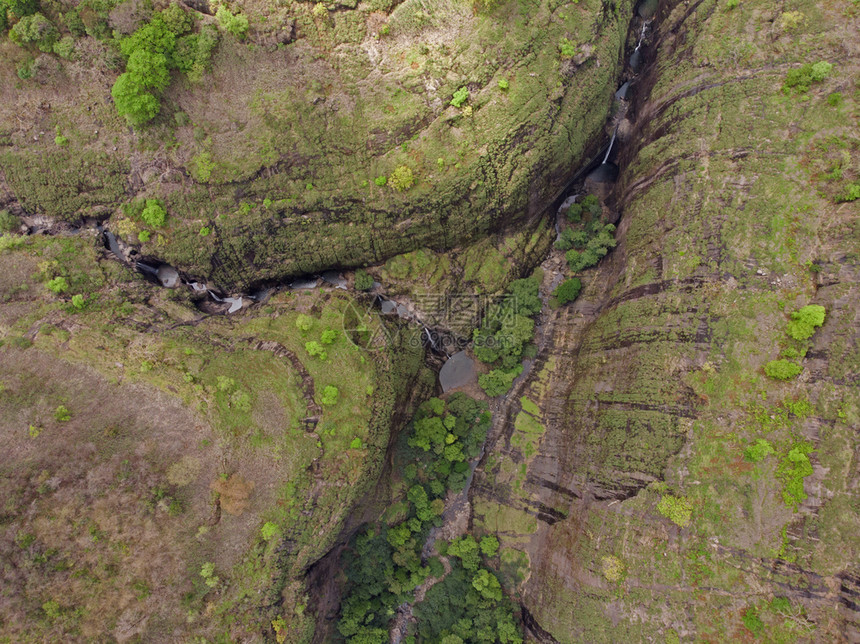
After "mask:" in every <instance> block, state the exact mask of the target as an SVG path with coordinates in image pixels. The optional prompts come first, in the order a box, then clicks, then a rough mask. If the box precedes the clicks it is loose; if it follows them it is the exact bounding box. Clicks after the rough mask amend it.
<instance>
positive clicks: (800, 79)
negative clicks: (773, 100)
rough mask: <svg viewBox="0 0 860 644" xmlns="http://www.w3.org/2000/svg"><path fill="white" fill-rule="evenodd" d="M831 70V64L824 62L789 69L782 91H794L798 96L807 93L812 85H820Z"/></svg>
mask: <svg viewBox="0 0 860 644" xmlns="http://www.w3.org/2000/svg"><path fill="white" fill-rule="evenodd" d="M832 70H833V63H828V62H827V61H826V60H822V61H819V62H817V63H814V64H813V63H806V64H805V65H801V66H800V67H798V68H797V69H791V70H789V72H788V73H787V74H786V75H785V83H784V84H783V91H784V92H786V93H788V91H789V90H792V89H793V90H794V91H795V92H797V93H799V94H803V93H806V92H808V91H809V88H810V87H811V86H812V84H813V83H820V82H821V81H823V80H824V79H825V78H827V77H828V76H829V75H830V72H831V71H832Z"/></svg>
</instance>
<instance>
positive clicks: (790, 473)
mask: <svg viewBox="0 0 860 644" xmlns="http://www.w3.org/2000/svg"><path fill="white" fill-rule="evenodd" d="M812 451H813V447H812V444H811V443H807V442H805V441H801V442H799V443H795V444H794V445H793V446H792V448H791V449H790V450H789V451H788V454H786V455H785V457H784V458H783V459H782V460H781V461H780V463H779V465H778V466H777V469H776V477H777V478H778V479H779V480H780V481H781V482H782V500H783V501H784V502H785V504H786V505H787V506H788V507H790V508H794V509H795V511H796V510H797V505H798V504H800V503H802V502H803V501H805V500H806V492H804V490H803V480H804V479H805V478H806V477H807V476H809V475H811V474H812V471H813V470H812V463H810V461H809V456H808V455H809V454H811V453H812Z"/></svg>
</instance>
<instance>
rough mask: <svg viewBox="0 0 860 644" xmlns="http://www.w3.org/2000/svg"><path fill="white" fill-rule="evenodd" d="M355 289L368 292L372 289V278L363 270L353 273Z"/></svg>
mask: <svg viewBox="0 0 860 644" xmlns="http://www.w3.org/2000/svg"><path fill="white" fill-rule="evenodd" d="M355 288H356V290H359V291H369V290H370V289H372V288H373V276H372V275H371V274H370V273H368V272H367V271H366V270H364V269H363V268H359V269H358V270H357V271H355Z"/></svg>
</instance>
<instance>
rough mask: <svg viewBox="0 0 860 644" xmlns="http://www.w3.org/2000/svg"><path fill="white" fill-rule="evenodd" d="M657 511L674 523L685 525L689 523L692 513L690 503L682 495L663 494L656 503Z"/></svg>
mask: <svg viewBox="0 0 860 644" xmlns="http://www.w3.org/2000/svg"><path fill="white" fill-rule="evenodd" d="M657 512H659V513H660V514H662V515H663V516H664V517H666V518H667V519H669V520H670V521H671V522H672V523H674V524H675V525H678V526H680V527H682V528H683V527H686V526H688V525H690V518H691V516H692V513H693V506H692V504H691V503H690V502H689V501H688V500H687V499H685V498H684V497H682V496H672V495H671V494H665V495H663V496H662V497H661V498H660V501H659V503H657Z"/></svg>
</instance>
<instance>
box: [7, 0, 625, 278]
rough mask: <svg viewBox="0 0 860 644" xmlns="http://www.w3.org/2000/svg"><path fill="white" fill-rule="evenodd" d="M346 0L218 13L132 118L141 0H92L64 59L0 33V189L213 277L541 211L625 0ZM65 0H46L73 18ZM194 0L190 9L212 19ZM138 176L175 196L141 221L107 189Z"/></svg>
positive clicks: (126, 195) (31, 208)
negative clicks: (224, 18)
mask: <svg viewBox="0 0 860 644" xmlns="http://www.w3.org/2000/svg"><path fill="white" fill-rule="evenodd" d="M354 4H355V3H330V4H328V5H324V4H322V3H320V4H318V5H317V6H316V7H314V5H312V4H309V3H286V6H284V7H281V8H275V7H274V6H268V5H266V4H263V3H253V2H248V3H236V4H235V6H233V7H232V8H233V11H234V13H235V12H237V11H240V10H241V11H243V12H244V13H245V14H247V15H248V16H249V17H250V24H251V29H250V31H248V35H247V39H245V40H237V38H236V37H235V36H234V35H232V34H231V33H229V31H225V30H224V29H223V27H222V35H221V38H220V43H219V44H218V46H217V49H215V51H214V53H213V55H212V58H211V62H210V63H209V71H208V72H207V73H206V74H205V75H204V76H203V77H202V80H197V81H195V80H192V79H190V77H189V76H188V75H183V74H181V73H179V72H178V71H177V72H173V76H172V77H171V82H170V85H169V86H168V88H167V89H166V91H165V92H164V94H163V97H162V98H161V111H160V112H159V114H158V116H156V117H155V119H154V120H152V121H151V122H150V123H149V124H147V125H145V126H142V127H138V128H137V129H135V130H134V131H132V130H131V129H130V128H129V127H128V126H127V124H126V123H125V122H124V119H123V118H121V117H120V116H118V115H117V113H116V108H115V106H114V104H113V101H112V100H111V99H109V98H107V97H108V94H109V90H110V87H111V85H112V84H113V82H114V80H115V79H116V77H117V73H118V72H119V71H122V69H123V68H124V66H125V59H124V58H123V57H122V56H121V55H120V53H119V51H118V47H119V45H120V44H121V43H122V42H123V41H124V40H125V39H127V36H126V35H125V34H129V33H132V32H134V31H135V29H139V28H140V27H141V26H144V25H146V24H147V22H148V21H149V20H150V19H152V17H153V16H155V15H157V13H156V12H155V10H154V9H153V8H152V7H148V6H147V5H146V4H145V3H139V5H138V4H135V3H133V2H125V3H122V4H116V5H115V4H114V3H111V2H109V3H104V6H102V4H100V5H99V6H98V8H100V9H99V11H95V10H93V11H92V13H93V15H92V16H91V20H92V21H94V22H95V23H98V24H102V23H103V24H104V25H105V28H104V30H101V31H99V30H97V29H95V28H92V29H89V30H88V31H86V32H85V33H83V34H82V35H80V36H79V37H78V38H77V40H75V44H76V49H75V53H74V55H72V56H70V57H69V58H67V59H62V58H58V57H57V56H54V55H49V54H43V53H39V52H38V50H36V49H34V48H33V47H30V48H29V49H28V48H26V47H25V48H24V49H21V48H20V47H18V46H17V45H15V44H13V43H12V42H9V41H8V40H3V41H2V42H0V48H2V49H0V60H2V63H0V77H2V83H0V98H2V100H0V104H2V107H0V123H2V131H0V134H2V136H0V145H2V146H3V147H0V167H2V170H3V177H2V179H3V181H0V187H2V190H3V193H2V196H0V199H2V201H3V202H4V204H6V205H7V206H8V205H12V206H13V207H17V206H20V208H22V209H23V211H26V212H28V213H31V214H37V213H38V214H47V215H49V216H50V217H54V218H59V219H66V220H77V219H79V218H81V217H84V216H87V215H98V216H100V217H106V216H108V215H110V217H111V221H110V224H109V225H110V226H111V227H112V228H113V229H114V230H115V232H119V233H121V234H122V236H123V237H125V238H126V239H127V240H128V241H130V242H132V243H134V244H141V245H142V251H143V252H144V253H145V254H151V255H157V256H159V257H163V258H164V259H165V260H167V261H169V262H171V263H174V264H175V265H177V266H179V267H181V268H183V269H185V270H187V271H188V272H190V273H192V274H195V275H198V276H201V277H209V278H211V279H212V280H214V281H215V282H217V283H218V284H220V285H222V286H225V287H227V286H245V285H247V284H248V283H251V282H256V281H260V280H266V279H279V278H284V277H286V276H290V275H296V274H300V273H303V272H310V271H314V270H319V269H322V268H327V267H351V266H359V265H367V264H372V263H380V262H383V261H385V260H386V259H388V258H389V257H391V256H393V255H396V254H400V253H403V252H407V251H411V250H415V249H417V248H420V247H423V246H429V247H433V248H435V249H446V248H450V247H454V246H462V245H464V244H468V243H470V242H473V241H476V240H479V239H481V238H483V237H484V236H486V235H487V234H488V233H490V232H491V231H496V230H499V229H508V230H511V229H515V228H517V227H519V226H522V225H524V224H526V223H533V222H534V219H535V217H536V216H537V215H538V214H540V212H541V210H542V209H543V208H544V207H545V206H546V204H547V203H548V202H549V201H551V200H552V199H553V198H554V197H555V195H556V194H557V193H558V191H559V190H560V189H561V188H562V187H563V186H564V185H565V183H566V181H567V180H568V179H569V177H570V176H571V174H572V172H573V171H574V170H575V168H576V167H577V165H578V162H579V160H580V159H581V157H582V156H583V154H584V152H585V150H586V149H587V148H588V147H589V145H591V146H592V147H593V146H594V145H596V141H595V139H596V138H599V137H600V131H601V127H602V126H603V123H604V120H605V115H606V113H607V111H608V109H609V106H610V102H611V99H612V92H613V87H614V83H615V79H616V78H617V76H618V74H619V66H620V62H621V54H622V51H621V50H622V47H623V43H624V39H625V36H626V33H627V24H628V20H629V16H630V13H631V3H630V2H629V1H623V2H619V3H603V2H599V1H598V0H587V1H584V2H554V1H553V2H550V1H548V0H532V1H529V2H504V3H493V5H494V6H493V8H492V9H490V10H486V9H481V10H476V9H475V8H473V6H472V5H471V3H469V2H466V1H464V0H447V1H445V2H433V3H426V2H419V1H413V0H408V1H406V2H402V3H399V2H372V3H361V4H360V5H358V6H353V5H354ZM87 6H88V5H87ZM195 6H197V5H195ZM70 7H71V5H66V4H64V3H62V2H56V3H53V4H51V5H50V7H48V8H45V9H44V11H45V12H47V14H48V17H49V18H52V19H53V20H54V22H55V23H56V24H57V25H58V26H59V29H60V30H61V31H64V30H65V29H67V28H68V29H72V30H73V31H74V29H73V27H68V26H67V24H76V23H74V20H73V16H72V12H71V9H70ZM157 8H158V7H156V8H155V9H157ZM204 8H205V7H204ZM192 13H193V15H194V17H195V20H196V26H195V27H194V30H196V31H200V30H201V29H203V28H205V27H206V26H207V25H210V26H211V25H212V24H217V21H216V20H215V19H214V18H213V17H212V16H210V15H207V14H206V13H201V12H192ZM75 15H77V14H75ZM99 21H101V22H99ZM183 28H184V27H183ZM111 29H112V31H111ZM90 32H92V33H93V34H96V35H95V36H93V35H89V34H90ZM110 34H113V37H111V36H110ZM273 39H274V40H273ZM279 43H280V44H279ZM34 56H35V58H33V57H34ZM28 60H29V61H35V62H33V63H32V65H31V66H33V65H34V66H35V71H34V72H33V74H32V77H31V78H28V79H26V80H21V79H20V78H16V76H15V74H16V71H15V70H16V65H17V68H18V69H19V70H20V68H21V65H23V64H25V63H27V61H28ZM28 69H29V68H28ZM192 76H193V75H192ZM455 92H461V94H460V95H459V98H454V95H455ZM463 92H465V93H463ZM55 134H56V135H57V137H62V138H56V137H55ZM55 139H56V140H59V141H60V143H59V144H58V143H56V141H55ZM398 169H401V170H400V173H401V175H398V174H397V173H398ZM398 176H401V181H399V182H398V180H397V177H398ZM410 176H411V179H410ZM410 184H411V185H410ZM135 197H147V198H158V199H162V200H163V202H164V204H165V206H166V209H167V213H168V219H167V223H166V226H164V227H162V228H158V229H151V230H150V233H151V235H150V236H149V239H148V241H143V242H139V241H138V235H139V233H140V232H141V231H143V230H145V229H146V228H147V226H146V224H145V223H143V222H141V221H140V220H137V221H135V220H134V218H133V217H132V218H128V217H124V216H123V215H122V213H121V212H120V210H119V209H118V207H119V206H120V205H121V203H123V202H125V201H129V200H131V199H132V198H135ZM150 228H151V227H150ZM204 229H205V230H204ZM201 230H204V234H203V235H201ZM205 233H208V234H205ZM144 238H146V235H144Z"/></svg>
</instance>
